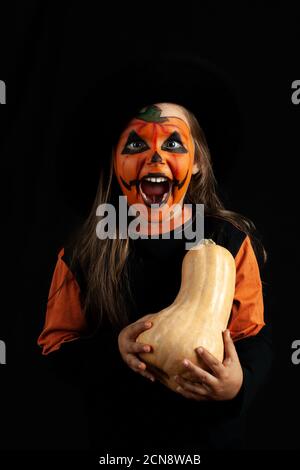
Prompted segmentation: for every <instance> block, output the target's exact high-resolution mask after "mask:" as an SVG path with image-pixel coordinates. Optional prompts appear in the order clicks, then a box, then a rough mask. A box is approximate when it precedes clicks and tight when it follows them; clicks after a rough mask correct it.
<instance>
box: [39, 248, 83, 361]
mask: <svg viewBox="0 0 300 470" xmlns="http://www.w3.org/2000/svg"><path fill="white" fill-rule="evenodd" d="M63 255H64V249H63V248H62V250H61V251H60V252H59V254H58V260H57V263H56V266H55V270H54V273H53V277H52V281H51V285H50V291H49V297H48V303H47V311H46V320H45V324H44V328H43V331H42V332H41V334H40V336H39V338H38V345H39V346H40V347H42V348H43V349H42V353H43V354H48V353H50V352H52V351H55V350H57V349H59V348H60V345H61V344H62V343H64V342H66V341H72V340H75V339H77V338H79V337H80V336H81V333H83V332H84V331H85V330H86V321H85V318H84V314H83V311H82V306H81V303H80V288H79V286H78V283H77V281H76V279H75V277H74V275H73V274H72V273H71V271H70V270H69V268H68V266H67V265H66V263H65V262H64V261H63V260H62V256H63ZM64 281H65V282H64ZM62 284H63V286H62V287H61V285H62ZM60 287H61V289H59V288H60Z"/></svg>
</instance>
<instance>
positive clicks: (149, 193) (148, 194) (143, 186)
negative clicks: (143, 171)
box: [139, 173, 173, 206]
mask: <svg viewBox="0 0 300 470" xmlns="http://www.w3.org/2000/svg"><path fill="white" fill-rule="evenodd" d="M172 185H173V182H172V181H171V180H169V178H167V177H166V176H164V175H163V174H159V173H152V174H151V173H149V174H148V175H146V176H144V177H143V178H142V179H141V180H140V183H139V190H140V193H141V196H142V198H143V200H144V202H145V204H146V205H147V206H151V204H158V205H159V206H162V205H163V204H165V203H166V202H167V200H168V199H169V196H170V194H171V191H172Z"/></svg>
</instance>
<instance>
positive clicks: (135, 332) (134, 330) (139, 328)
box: [128, 320, 152, 340]
mask: <svg viewBox="0 0 300 470" xmlns="http://www.w3.org/2000/svg"><path fill="white" fill-rule="evenodd" d="M151 326H152V322H150V321H148V320H147V321H146V322H142V321H139V322H137V323H133V324H132V325H130V327H129V329H128V336H129V338H131V339H134V340H135V339H136V338H137V337H138V336H139V334H141V333H142V332H143V331H145V330H148V329H149V328H151Z"/></svg>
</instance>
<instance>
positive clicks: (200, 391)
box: [176, 377, 209, 398]
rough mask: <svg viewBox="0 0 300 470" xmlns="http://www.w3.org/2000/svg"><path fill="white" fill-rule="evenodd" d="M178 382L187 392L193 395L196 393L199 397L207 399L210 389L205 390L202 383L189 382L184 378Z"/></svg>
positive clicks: (180, 378) (178, 379)
mask: <svg viewBox="0 0 300 470" xmlns="http://www.w3.org/2000/svg"><path fill="white" fill-rule="evenodd" d="M176 382H177V383H178V385H179V386H180V387H182V388H183V390H185V391H186V392H193V393H196V394H197V395H200V396H202V397H206V398H207V397H208V395H209V391H208V389H207V388H205V387H204V386H203V385H202V384H201V383H195V382H190V381H189V380H185V379H183V378H182V377H178V378H177V380H176Z"/></svg>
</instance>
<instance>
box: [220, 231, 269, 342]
mask: <svg viewBox="0 0 300 470" xmlns="http://www.w3.org/2000/svg"><path fill="white" fill-rule="evenodd" d="M235 265H236V285H235V294H234V300H233V306H232V312H231V317H230V320H229V324H228V328H229V330H230V332H231V335H232V339H233V340H234V341H235V340H238V339H241V338H245V337H247V336H254V335H256V334H257V333H258V332H259V331H260V330H261V329H262V327H263V326H264V325H265V322H264V303H263V293H262V282H261V278H260V273H259V267H258V263H257V260H256V256H255V253H254V251H253V248H252V245H251V241H250V238H249V237H248V236H247V237H246V238H245V240H244V241H243V243H242V245H241V247H240V249H239V251H238V253H237V255H236V257H235Z"/></svg>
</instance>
